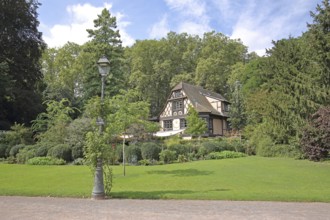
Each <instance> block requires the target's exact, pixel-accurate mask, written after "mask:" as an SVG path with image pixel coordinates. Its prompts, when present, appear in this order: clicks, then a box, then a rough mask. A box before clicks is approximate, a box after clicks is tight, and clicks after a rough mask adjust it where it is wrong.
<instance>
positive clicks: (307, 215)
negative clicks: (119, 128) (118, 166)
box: [0, 196, 330, 220]
mask: <svg viewBox="0 0 330 220" xmlns="http://www.w3.org/2000/svg"><path fill="white" fill-rule="evenodd" d="M0 219H4V220H10V219H31V220H32V219H33V220H36V219H61V220H62V219H79V220H82V219H98V220H102V219H132V220H133V219H134V220H139V219H171V220H175V219H180V220H181V219H189V220H195V219H196V220H197V219H198V220H201V219H217V220H218V219H253V220H255V219H290V220H291V219H312V220H317V219H320V220H321V219H322V220H326V219H329V220H330V203H286V202H243V201H204V200H203V201H191V200H131V199H108V200H91V199H74V198H49V197H16V196H14V197H7V196H2V197H0Z"/></svg>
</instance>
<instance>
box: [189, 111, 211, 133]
mask: <svg viewBox="0 0 330 220" xmlns="http://www.w3.org/2000/svg"><path fill="white" fill-rule="evenodd" d="M186 120H187V128H186V130H185V133H186V134H190V135H196V136H201V135H203V134H205V133H206V132H207V124H206V122H205V121H204V120H203V119H201V118H200V117H199V116H198V112H197V111H196V110H195V108H194V107H193V106H191V105H189V107H188V116H187V117H186Z"/></svg>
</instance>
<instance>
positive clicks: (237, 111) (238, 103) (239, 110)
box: [228, 81, 246, 137]
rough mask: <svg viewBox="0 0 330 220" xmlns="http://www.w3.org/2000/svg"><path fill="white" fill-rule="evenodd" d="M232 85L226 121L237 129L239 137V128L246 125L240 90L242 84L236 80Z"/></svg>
mask: <svg viewBox="0 0 330 220" xmlns="http://www.w3.org/2000/svg"><path fill="white" fill-rule="evenodd" d="M232 87H234V88H233V92H232V93H231V99H230V101H231V105H230V111H229V119H228V121H229V122H230V127H231V128H232V129H234V130H235V131H237V132H238V135H239V136H240V137H241V130H242V129H243V127H244V126H245V125H246V113H245V104H244V99H243V96H242V92H241V87H242V85H241V84H240V82H239V81H236V82H235V83H234V85H232Z"/></svg>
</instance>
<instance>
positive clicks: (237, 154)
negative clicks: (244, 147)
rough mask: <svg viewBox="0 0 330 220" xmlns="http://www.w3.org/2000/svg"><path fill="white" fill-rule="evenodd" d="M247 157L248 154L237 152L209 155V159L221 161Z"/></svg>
mask: <svg viewBox="0 0 330 220" xmlns="http://www.w3.org/2000/svg"><path fill="white" fill-rule="evenodd" d="M239 157H246V154H244V153H241V152H235V151H221V152H211V153H209V154H208V155H207V157H206V158H207V159H212V160H220V159H228V158H239Z"/></svg>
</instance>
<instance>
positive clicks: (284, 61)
mask: <svg viewBox="0 0 330 220" xmlns="http://www.w3.org/2000/svg"><path fill="white" fill-rule="evenodd" d="M273 43H274V47H273V48H272V49H270V50H268V51H267V53H268V56H269V57H268V58H267V60H266V62H265V63H264V66H263V67H262V68H263V71H264V74H263V77H264V78H266V79H267V80H266V81H265V83H264V84H263V86H262V90H263V91H264V92H265V93H266V94H267V95H266V96H265V98H266V103H267V104H266V105H265V106H266V107H268V108H267V109H265V108H264V113H263V114H264V115H265V117H267V118H268V120H267V121H268V123H271V126H269V128H272V131H271V133H272V134H271V135H272V138H273V140H274V141H275V142H276V143H283V144H287V143H289V140H290V139H291V138H294V139H297V138H298V135H299V133H300V130H301V127H303V126H304V125H305V124H306V122H307V119H308V117H309V115H310V114H312V113H313V112H315V111H316V109H317V108H319V107H320V105H321V104H322V100H324V97H325V96H326V93H325V92H324V89H323V88H322V86H321V85H320V84H318V83H317V78H316V77H315V76H314V68H315V63H314V62H313V61H312V60H310V59H308V57H307V55H308V51H307V47H305V42H304V39H303V38H298V39H294V38H289V39H283V40H279V41H277V42H273ZM261 102H262V101H261Z"/></svg>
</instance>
